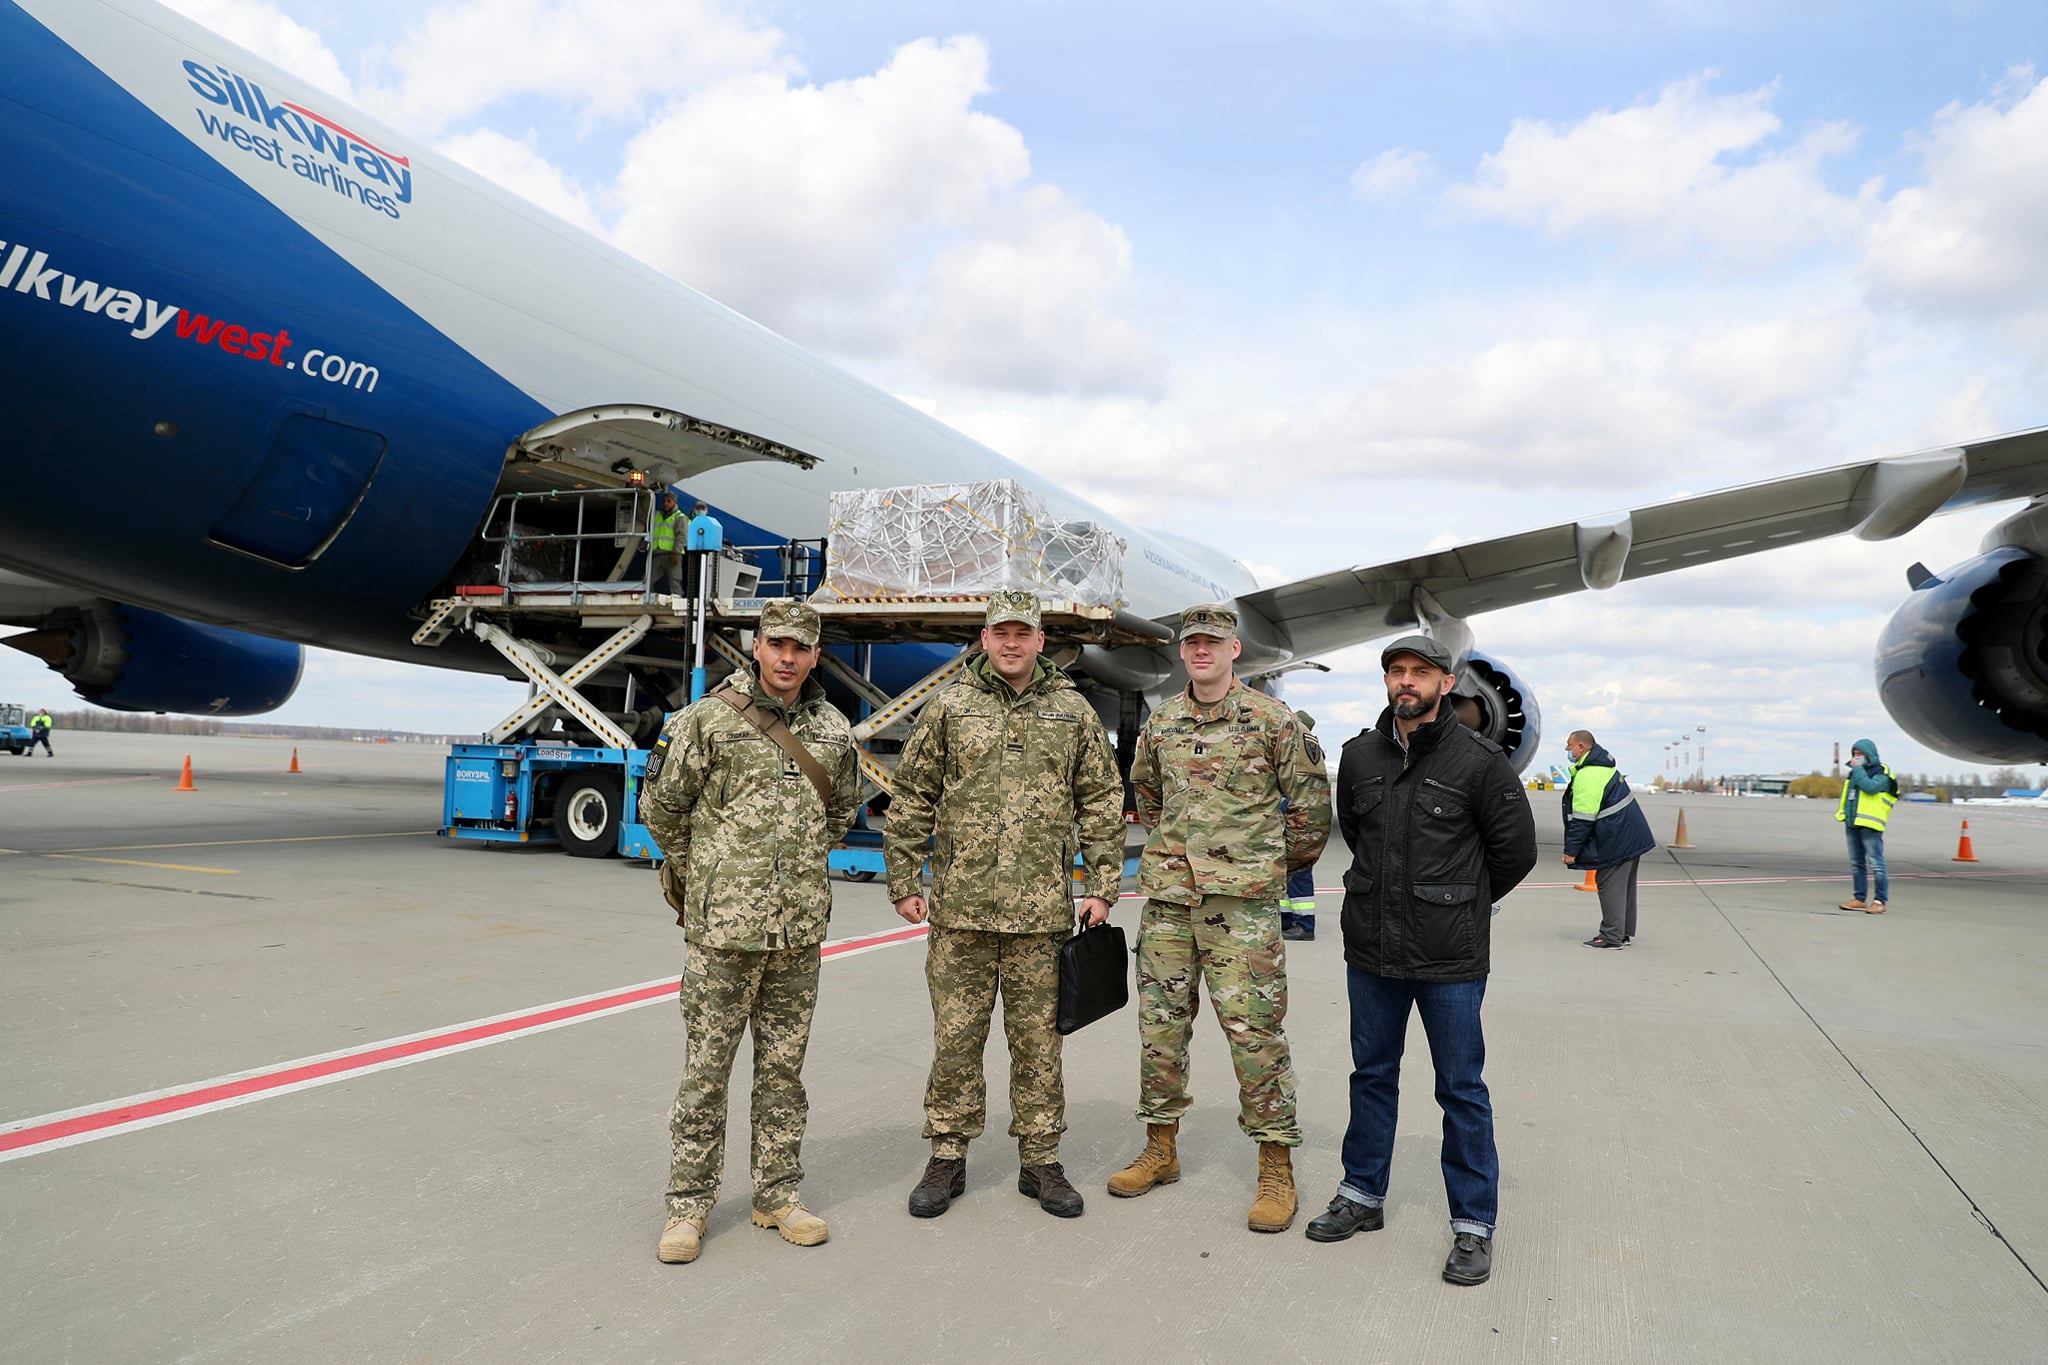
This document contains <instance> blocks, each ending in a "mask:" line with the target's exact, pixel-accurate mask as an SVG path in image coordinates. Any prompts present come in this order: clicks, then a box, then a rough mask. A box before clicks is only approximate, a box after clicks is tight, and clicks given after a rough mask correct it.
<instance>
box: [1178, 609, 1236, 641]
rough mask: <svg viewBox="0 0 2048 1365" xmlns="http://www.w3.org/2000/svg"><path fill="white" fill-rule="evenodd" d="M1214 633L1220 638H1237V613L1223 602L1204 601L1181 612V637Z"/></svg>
mask: <svg viewBox="0 0 2048 1365" xmlns="http://www.w3.org/2000/svg"><path fill="white" fill-rule="evenodd" d="M1190 635H1213V636H1215V637H1216V638H1217V639H1219V640H1235V639H1236V638H1237V613H1236V612H1234V611H1232V610H1231V609H1230V608H1229V607H1226V606H1224V605H1223V604H1222V603H1221V602H1204V603H1203V604H1202V605H1200V606H1198V607H1189V608H1188V609H1187V610H1186V611H1184V612H1182V613H1181V614H1180V638H1181V639H1183V640H1185V639H1187V638H1188V636H1190Z"/></svg>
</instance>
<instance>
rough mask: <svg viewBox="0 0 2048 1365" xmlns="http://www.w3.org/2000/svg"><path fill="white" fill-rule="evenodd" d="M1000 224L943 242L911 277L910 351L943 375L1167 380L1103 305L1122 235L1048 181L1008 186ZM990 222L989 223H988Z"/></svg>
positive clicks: (1154, 383) (1146, 346)
mask: <svg viewBox="0 0 2048 1365" xmlns="http://www.w3.org/2000/svg"><path fill="white" fill-rule="evenodd" d="M992 216H993V217H996V218H1000V219H1002V220H1006V221H1007V222H1008V224H1009V226H1008V228H1007V229H1004V228H993V230H994V231H997V232H1000V233H1001V235H1000V236H984V237H980V238H978V239H975V240H971V241H967V242H962V243H960V244H958V245H956V246H952V247H949V248H947V249H946V250H945V251H943V252H941V253H940V255H939V257H938V259H937V260H936V261H934V262H933V263H932V268H931V271H930V273H929V274H928V275H927V276H926V277H925V280H924V282H923V284H922V286H921V287H920V289H919V294H920V296H921V305H920V307H919V309H918V318H917V322H916V324H915V325H914V327H913V329H912V335H913V337H914V340H913V342H912V343H911V353H912V355H913V356H914V357H915V359H916V360H917V361H918V362H919V363H921V364H922V365H923V366H924V367H925V368H926V370H927V371H929V372H930V373H931V374H933V375H936V376H938V377H939V378H941V379H950V380H953V381H955V382H958V383H962V384H971V385H977V386H981V387H989V388H1005V389H1012V390H1022V391H1027V392H1041V393H1075V394H1082V395H1092V394H1100V393H1142V394H1147V395H1152V396H1156V395H1157V394H1158V393H1159V392H1160V391H1161V388H1162V385H1163V382H1164V362H1163V360H1162V358H1161V356H1160V354H1159V351H1158V348H1157V347H1156V346H1154V345H1153V343H1152V341H1151V339H1150V338H1149V337H1147V336H1146V335H1145V334H1144V333H1143V332H1141V331H1140V330H1139V329H1138V328H1136V327H1134V326H1132V325H1131V324H1130V323H1129V322H1127V321H1125V320H1124V319H1123V318H1121V317H1119V316H1118V315H1117V314H1116V313H1115V312H1114V311H1112V308H1111V304H1113V303H1114V302H1115V301H1116V300H1117V298H1118V296H1119V295H1120V294H1122V293H1123V292H1124V291H1125V289H1126V286H1127V285H1128V283H1129V279H1130V273H1131V241H1130V238H1129V237H1127V236H1126V235H1125V234H1124V232H1123V229H1121V228H1119V227H1117V226H1116V225H1115V224H1113V223H1110V222H1108V221H1106V220H1105V219H1103V218H1102V217H1101V216H1100V215H1098V214H1094V213H1090V212H1089V211H1087V210H1086V209H1083V208H1080V207H1078V206H1077V205H1075V204H1074V203H1073V202H1072V201H1070V200H1069V199H1068V198H1067V197H1066V196H1065V195H1064V194H1062V193H1060V191H1059V190H1057V189H1055V188H1053V187H1052V186H1049V185H1041V186H1034V187H1032V188H1030V189H1028V190H1025V191H1023V192H1021V193H1019V194H1016V195H1014V196H1011V199H1010V201H1009V203H1008V204H1006V205H1005V206H1004V208H1003V209H1002V210H1001V212H1000V213H999V214H996V215H992ZM992 227H993V225H992Z"/></svg>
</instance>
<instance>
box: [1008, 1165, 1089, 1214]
mask: <svg viewBox="0 0 2048 1365" xmlns="http://www.w3.org/2000/svg"><path fill="white" fill-rule="evenodd" d="M1017 1193H1019V1194H1021V1195H1024V1196H1025V1197H1026V1198H1029V1199H1036V1200H1037V1201H1038V1207H1040V1208H1042V1209H1044V1210H1045V1211H1046V1212H1047V1213H1049V1214H1051V1215H1052V1216H1053V1217H1055V1218H1079V1217H1080V1216H1081V1192H1080V1191H1079V1190H1077V1189H1075V1188H1074V1187H1073V1186H1072V1185H1070V1184H1068V1183H1067V1173H1066V1171H1065V1169H1063V1168H1062V1167H1061V1166H1060V1163H1059V1162H1057V1161H1049V1162H1047V1163H1046V1164H1045V1165H1043V1166H1026V1167H1025V1168H1024V1169H1022V1170H1021V1171H1018V1172H1017Z"/></svg>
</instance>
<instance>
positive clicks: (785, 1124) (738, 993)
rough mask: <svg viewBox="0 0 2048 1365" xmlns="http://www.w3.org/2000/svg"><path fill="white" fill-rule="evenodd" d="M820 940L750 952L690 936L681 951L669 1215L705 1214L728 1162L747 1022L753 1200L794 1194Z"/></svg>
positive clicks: (772, 1205)
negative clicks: (735, 1074) (682, 1033)
mask: <svg viewBox="0 0 2048 1365" xmlns="http://www.w3.org/2000/svg"><path fill="white" fill-rule="evenodd" d="M819 962H820V956H819V951H818V947H817V945H815V944H813V945H812V946H811V947H808V948H774V949H770V950H768V951H766V952H750V951H746V950H742V949H733V948H705V947H700V946H698V945H697V944H691V945H690V946H689V950H688V952H687V953H686V955H685V957H684V960H683V986H682V1002H683V1022H684V1025H685V1027H686V1028H687V1030H688V1038H687V1040H686V1042H685V1045H684V1047H685V1051H684V1057H683V1083H682V1085H681V1086H680V1087H678V1088H677V1090H676V1102H675V1107H674V1108H673V1109H672V1110H670V1111H669V1123H668V1130H669V1176H668V1201H667V1202H668V1216H669V1217H670V1218H691V1217H702V1216H703V1215H704V1214H706V1213H708V1212H709V1211H710V1208H711V1204H712V1201H713V1200H715V1199H716V1198H717V1197H718V1179H719V1175H720V1174H721V1173H722V1172H723V1171H724V1169H725V1108H726V1105H725V1097H726V1086H727V1083H728V1082H729V1081H730V1079H731V1077H732V1064H733V1057H734V1055H735V1054H736V1053H737V1052H738V1051H739V1046H740V1035H741V1034H742V1033H745V1032H746V1031H747V1029H749V1028H752V1029H753V1031H754V1103H753V1110H752V1119H753V1153H752V1163H751V1164H752V1171H753V1177H754V1207H755V1208H757V1209H761V1210H763V1211H764V1212H772V1211H774V1210H775V1209H779V1208H781V1207H782V1206H783V1205H785V1204H787V1203H789V1201H790V1200H791V1199H793V1198H795V1197H796V1193H797V1186H798V1184H799V1183H800V1182H801V1181H802V1180H803V1176H804V1168H803V1164H802V1163H801V1162H800V1161H799V1160H798V1155H797V1154H798V1150H799V1149H800V1148H801V1147H802V1146H803V1141H804V1121H805V1119H806V1118H807V1117H808V1115H809V1112H810V1102H809V1099H808V1098H807V1097H806V1096H805V1094H804V1082H803V1069H804V1049H805V1047H806V1046H807V1045H808V1044H809V1043H810V1039H811V1015H812V1013H813V1012H814V1011H815V1010H816V1009H817V1007H818V965H819Z"/></svg>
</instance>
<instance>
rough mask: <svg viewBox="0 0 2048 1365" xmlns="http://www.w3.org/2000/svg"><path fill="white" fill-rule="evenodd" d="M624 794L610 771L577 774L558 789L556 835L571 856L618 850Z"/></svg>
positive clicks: (605, 855)
mask: <svg viewBox="0 0 2048 1365" xmlns="http://www.w3.org/2000/svg"><path fill="white" fill-rule="evenodd" d="M624 809H625V795H624V793H623V791H622V790H621V789H620V786H619V779H618V778H617V777H615V776H613V775H612V774H610V773H576V774H573V775H571V776H568V777H564V778H563V779H562V785H561V787H560V789H559V790H557V791H556V792H555V837H556V838H558V839H560V840H561V841H562V849H563V851H564V852H566V853H567V854H568V855H569V856H570V857H572V858H611V857H615V856H617V854H618V851H619V813H620V812H621V811H622V810H624Z"/></svg>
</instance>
